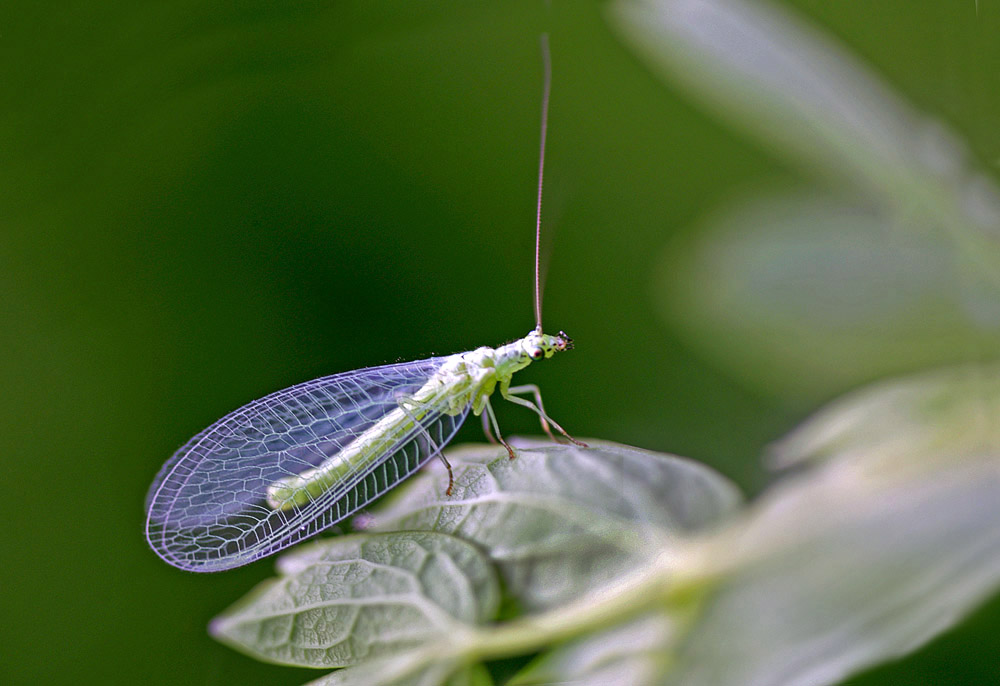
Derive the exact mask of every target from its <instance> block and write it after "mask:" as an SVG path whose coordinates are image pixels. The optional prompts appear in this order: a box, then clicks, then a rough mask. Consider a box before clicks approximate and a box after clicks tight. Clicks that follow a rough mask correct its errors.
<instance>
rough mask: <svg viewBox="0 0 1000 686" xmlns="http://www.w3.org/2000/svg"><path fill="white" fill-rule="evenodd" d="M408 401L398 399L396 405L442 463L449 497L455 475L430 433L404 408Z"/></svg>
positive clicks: (446, 493)
mask: <svg viewBox="0 0 1000 686" xmlns="http://www.w3.org/2000/svg"><path fill="white" fill-rule="evenodd" d="M408 400H411V398H409V397H403V398H399V399H398V400H397V401H396V404H397V405H399V409H400V410H402V411H403V414H405V415H406V416H407V417H408V418H409V420H410V421H411V422H413V426H415V427H416V428H417V429H418V430H419V431H420V433H422V434H423V435H424V438H426V439H427V443H428V444H429V445H430V447H431V450H433V451H434V452H435V453H436V454H437V456H438V457H440V458H441V461H442V462H444V466H445V469H447V470H448V488H447V489H445V492H444V494H445V495H451V487H452V486H454V485H455V475H454V474H453V473H452V471H451V463H450V462H448V458H447V457H445V456H444V453H443V452H442V451H441V448H439V447H438V445H437V443H435V442H434V439H433V438H431V434H430V432H428V431H427V428H426V427H424V426H423V425H422V424H421V423H420V422H419V421H417V418H416V417H414V416H413V414H412V413H411V412H410V410H408V409H407V408H406V405H405V403H406V402H407V401H408Z"/></svg>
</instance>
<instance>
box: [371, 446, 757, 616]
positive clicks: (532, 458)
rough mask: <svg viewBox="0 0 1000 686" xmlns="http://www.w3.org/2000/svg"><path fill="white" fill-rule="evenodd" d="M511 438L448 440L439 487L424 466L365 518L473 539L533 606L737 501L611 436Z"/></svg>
mask: <svg viewBox="0 0 1000 686" xmlns="http://www.w3.org/2000/svg"><path fill="white" fill-rule="evenodd" d="M515 443H516V445H517V446H518V451H517V459H515V460H510V459H509V458H508V457H507V454H506V452H505V451H503V450H502V449H500V450H498V449H497V448H496V447H492V446H483V447H477V448H474V449H472V448H467V449H465V450H464V451H463V452H461V453H455V452H450V453H449V455H451V458H450V459H451V460H452V462H453V465H454V469H455V487H454V493H453V495H452V496H451V497H450V498H449V497H445V496H444V491H445V487H446V483H445V480H444V477H443V475H441V474H433V475H432V474H431V473H428V472H424V473H422V474H420V475H419V476H418V477H417V478H414V479H412V480H411V481H410V483H409V484H408V485H407V488H406V490H405V491H404V492H403V493H402V494H401V495H400V497H399V499H398V500H396V501H395V502H393V503H392V504H391V505H390V506H389V507H388V508H386V509H384V510H383V511H382V512H381V513H379V514H378V515H377V516H376V518H375V526H376V527H377V528H378V529H381V530H391V529H416V530H425V529H430V530H434V531H441V532H445V533H450V534H454V535H456V536H460V537H461V538H463V539H465V540H467V541H470V542H472V543H475V544H476V545H477V546H479V547H481V548H482V549H483V550H485V551H486V552H487V553H488V554H489V556H490V558H491V559H492V560H493V561H494V562H495V563H496V564H497V565H498V567H499V569H500V570H501V573H502V575H503V577H504V581H505V584H506V588H507V590H508V592H510V593H511V594H512V595H514V596H515V597H516V598H517V599H518V600H519V601H520V603H521V605H522V607H524V608H526V609H529V610H538V609H542V608H550V607H554V606H557V605H561V604H564V603H566V602H568V601H570V600H573V599H576V598H580V597H583V596H585V595H586V594H587V593H588V592H589V591H590V590H591V589H593V588H594V587H596V586H598V585H600V584H602V583H605V582H608V581H610V580H613V579H615V578H617V577H618V576H620V575H621V574H622V573H623V572H624V571H626V570H630V569H632V568H634V567H636V566H637V565H639V564H640V561H641V560H643V559H645V558H647V557H648V556H649V555H650V554H651V553H653V552H656V551H658V550H661V549H662V548H663V546H669V545H670V544H671V541H672V540H675V539H677V537H678V536H684V535H690V534H691V533H692V532H694V531H696V530H698V529H700V528H703V527H706V526H708V525H711V524H716V523H718V522H719V521H721V520H722V519H724V518H725V517H726V516H728V515H731V514H732V513H733V512H734V510H735V509H736V507H737V506H738V505H739V504H740V496H739V494H738V492H737V491H736V489H735V488H734V487H733V485H732V484H731V483H730V482H729V481H727V480H726V479H724V478H723V477H721V476H720V475H718V474H717V473H716V472H714V471H712V470H710V469H709V468H707V467H705V466H703V465H700V464H698V463H696V462H692V461H689V460H685V459H682V458H678V457H675V456H672V455H663V454H659V453H651V452H647V451H644V450H639V449H636V448H629V447H626V446H621V445H617V444H613V443H597V442H592V447H590V448H587V449H581V448H577V447H574V446H558V445H553V444H551V443H548V442H529V441H521V442H515ZM498 454H499V455H501V456H500V457H497V455H498Z"/></svg>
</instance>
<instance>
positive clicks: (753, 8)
mask: <svg viewBox="0 0 1000 686" xmlns="http://www.w3.org/2000/svg"><path fill="white" fill-rule="evenodd" d="M613 7H614V13H613V17H614V19H615V24H616V26H618V27H619V29H620V30H621V32H622V36H623V37H624V38H625V39H626V41H627V42H628V43H629V44H630V45H632V46H633V47H634V48H635V49H636V50H637V52H638V54H639V55H640V56H641V57H642V58H644V59H645V60H646V62H647V64H649V65H650V67H651V68H653V69H654V70H655V71H656V73H658V74H660V75H662V76H663V77H665V78H666V79H667V80H668V81H669V82H670V83H673V84H677V85H679V86H681V87H682V88H684V89H686V90H687V91H688V92H690V93H691V94H692V95H694V96H695V97H696V98H697V99H699V100H701V101H702V102H704V103H706V104H707V105H708V106H709V107H710V108H711V109H712V110H713V111H714V112H715V113H716V114H718V115H719V116H720V117H722V118H724V119H726V120H727V121H728V122H730V123H731V124H733V125H734V126H736V127H738V128H740V129H741V130H743V131H745V132H747V133H749V134H750V135H752V136H754V137H757V138H760V139H762V140H763V141H765V142H766V143H767V144H768V145H769V147H770V148H771V149H772V150H773V151H775V152H776V153H778V154H780V155H784V156H787V157H789V158H790V159H792V160H793V161H795V162H798V163H800V164H801V165H802V166H804V167H805V168H806V169H807V170H808V171H809V172H812V173H814V174H817V175H819V176H820V177H822V178H824V179H826V180H828V181H834V182H835V183H836V186H837V190H838V193H839V196H838V199H836V200H834V199H832V198H824V197H814V196H812V195H807V196H804V197H801V198H798V197H794V196H791V197H788V196H786V197H781V198H767V199H764V200H761V201H758V202H751V203H746V204H744V205H743V206H737V207H735V208H731V209H730V210H729V212H727V213H726V214H724V215H723V216H722V217H721V218H719V217H717V218H716V220H715V221H714V222H713V223H712V225H711V226H710V227H709V228H708V230H707V231H705V232H702V234H703V235H701V236H699V237H697V238H696V239H694V240H693V241H692V242H690V243H680V244H676V245H674V246H671V250H670V255H669V258H668V260H667V264H666V265H665V267H664V270H663V274H664V275H665V276H664V278H663V279H662V282H661V289H662V291H664V297H663V299H664V301H665V305H666V306H665V307H664V309H663V311H664V312H665V314H666V315H667V317H668V318H669V321H670V322H671V324H672V325H674V326H676V327H677V328H678V329H679V330H680V331H682V332H683V333H687V334H688V335H690V336H692V338H693V339H694V341H695V342H696V344H697V345H698V347H699V348H700V349H703V350H705V351H706V352H708V353H709V354H710V355H711V356H712V357H713V358H714V359H716V360H717V361H719V362H720V363H721V364H723V365H724V366H725V367H727V368H728V369H730V370H731V371H732V372H733V373H735V374H736V375H737V376H740V377H742V378H743V379H745V380H749V381H751V382H753V383H754V384H755V385H758V386H760V387H763V388H767V389H769V390H774V389H777V390H779V391H782V392H789V391H792V392H799V393H806V394H812V395H826V394H828V393H830V392H831V391H841V390H843V389H845V388H848V387H850V386H851V385H853V384H856V383H858V382H860V381H868V380H871V379H872V378H874V377H875V376H878V375H881V374H885V373H893V372H898V371H903V370H906V371H909V370H913V369H916V368H919V367H920V366H922V365H926V364H927V363H934V364H940V363H944V362H954V361H956V360H957V359H967V358H968V357H969V354H970V351H973V354H974V352H975V351H976V350H977V349H980V348H983V349H988V350H992V349H996V348H997V345H998V344H1000V192H998V190H997V188H996V185H995V184H994V182H993V181H992V180H991V179H990V178H989V177H988V176H986V175H985V174H983V173H981V172H980V171H978V170H976V169H975V168H974V165H973V164H972V163H971V162H970V161H969V159H968V158H969V155H968V153H967V151H966V148H965V145H964V143H963V142H962V140H961V138H960V137H959V136H957V135H956V134H955V133H953V132H952V131H950V130H949V129H948V128H947V127H946V126H945V125H944V124H942V123H941V122H939V121H937V120H936V119H934V118H932V117H929V116H927V115H925V114H923V113H921V112H918V111H917V110H916V109H915V108H913V107H911V106H910V105H909V104H908V103H906V102H905V100H904V98H902V97H901V96H899V95H897V94H896V93H895V92H894V90H893V89H892V88H891V87H890V86H888V85H886V84H884V83H882V82H881V80H880V79H878V78H877V77H876V76H875V75H873V74H872V73H871V71H870V70H869V69H868V67H866V66H865V65H864V64H863V63H861V62H860V61H859V60H857V59H855V58H854V57H853V56H852V55H850V54H849V53H848V51H846V50H845V49H843V48H841V47H840V46H838V45H837V44H836V43H835V42H834V41H832V40H831V39H829V38H828V37H826V36H824V35H822V34H821V33H820V32H819V31H817V30H814V29H812V28H810V27H808V26H807V25H805V24H804V23H803V22H800V21H798V20H797V19H796V18H795V17H793V16H791V15H790V14H788V13H785V12H783V11H781V10H780V9H779V8H778V7H777V6H771V5H770V4H769V3H766V2H752V1H750V0H619V2H618V3H617V4H615V5H614V6H613Z"/></svg>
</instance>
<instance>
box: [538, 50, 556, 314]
mask: <svg viewBox="0 0 1000 686" xmlns="http://www.w3.org/2000/svg"><path fill="white" fill-rule="evenodd" d="M542 66H543V68H544V70H545V85H544V91H543V93H542V142H541V146H540V147H541V151H540V152H539V153H538V209H537V212H536V213H535V330H536V331H538V332H539V333H541V332H542V288H541V276H540V274H539V272H540V268H539V265H540V262H541V259H540V258H539V253H540V252H541V246H542V179H543V178H544V176H545V134H546V132H547V131H548V128H549V93H550V92H551V91H552V57H551V55H549V34H547V33H543V34H542Z"/></svg>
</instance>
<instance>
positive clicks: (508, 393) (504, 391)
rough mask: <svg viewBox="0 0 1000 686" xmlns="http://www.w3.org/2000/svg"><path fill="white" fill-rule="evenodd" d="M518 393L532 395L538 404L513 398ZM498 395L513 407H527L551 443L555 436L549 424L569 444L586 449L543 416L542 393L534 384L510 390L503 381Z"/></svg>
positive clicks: (554, 422)
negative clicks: (537, 418) (538, 420)
mask: <svg viewBox="0 0 1000 686" xmlns="http://www.w3.org/2000/svg"><path fill="white" fill-rule="evenodd" d="M519 393H532V394H533V395H534V396H535V401H536V402H537V403H538V404H537V405H536V404H535V403H533V402H531V401H530V400H525V399H524V398H518V397H515V394H519ZM500 395H501V396H502V397H503V398H504V400H509V401H510V402H512V403H514V404H515V405H521V406H522V407H527V408H528V409H529V410H531V411H532V412H534V413H535V414H537V415H538V417H539V419H541V421H542V429H544V430H545V433H547V434H548V435H549V438H551V439H552V440H553V441H554V440H555V436H553V435H552V431H551V429H549V424H551V425H552V426H554V427H555V428H556V430H557V431H558V432H559V433H561V434H562V435H563V436H565V437H566V439H567V440H568V441H569V442H570V443H572V444H574V445H578V446H580V447H581V448H586V447H588V446H587V444H586V443H584V442H583V441H578V440H576V439H575V438H573V437H572V436H570V435H569V434H568V433H566V429H564V428H562V427H561V426H559V423H558V422H556V421H555V420H554V419H552V417H550V416H548V415H547V414H545V408H544V406H543V405H542V392H541V389H539V388H538V386H536V385H535V384H525V385H523V386H514V387H513V388H511V386H510V381H509V380H504V381H501V382H500Z"/></svg>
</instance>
